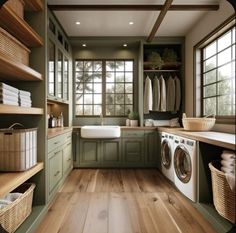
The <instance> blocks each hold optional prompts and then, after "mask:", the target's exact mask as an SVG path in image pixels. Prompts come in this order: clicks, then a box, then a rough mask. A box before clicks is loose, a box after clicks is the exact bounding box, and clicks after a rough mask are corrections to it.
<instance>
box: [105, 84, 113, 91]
mask: <svg viewBox="0 0 236 233" xmlns="http://www.w3.org/2000/svg"><path fill="white" fill-rule="evenodd" d="M106 92H107V93H114V92H115V84H106Z"/></svg>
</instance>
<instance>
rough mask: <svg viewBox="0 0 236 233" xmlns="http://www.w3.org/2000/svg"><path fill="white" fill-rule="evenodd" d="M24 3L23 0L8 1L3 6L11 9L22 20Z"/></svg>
mask: <svg viewBox="0 0 236 233" xmlns="http://www.w3.org/2000/svg"><path fill="white" fill-rule="evenodd" d="M24 5H25V3H24V1H23V0H8V1H7V2H6V3H5V6H7V7H9V8H11V10H13V11H14V12H15V13H16V14H17V15H18V16H19V17H20V18H22V19H23V18H24Z"/></svg>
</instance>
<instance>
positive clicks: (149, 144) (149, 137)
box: [145, 131, 158, 167]
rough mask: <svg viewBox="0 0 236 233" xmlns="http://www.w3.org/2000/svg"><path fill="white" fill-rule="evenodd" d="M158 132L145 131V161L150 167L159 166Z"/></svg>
mask: <svg viewBox="0 0 236 233" xmlns="http://www.w3.org/2000/svg"><path fill="white" fill-rule="evenodd" d="M157 144H158V142H157V133H156V131H146V132H145V163H146V165H147V166H150V167H157V161H158V155H157Z"/></svg>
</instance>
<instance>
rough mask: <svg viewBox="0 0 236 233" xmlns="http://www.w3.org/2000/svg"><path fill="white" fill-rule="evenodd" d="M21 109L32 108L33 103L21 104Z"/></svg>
mask: <svg viewBox="0 0 236 233" xmlns="http://www.w3.org/2000/svg"><path fill="white" fill-rule="evenodd" d="M20 106H21V107H32V104H31V103H20Z"/></svg>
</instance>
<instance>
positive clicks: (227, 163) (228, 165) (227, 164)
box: [221, 159, 236, 168]
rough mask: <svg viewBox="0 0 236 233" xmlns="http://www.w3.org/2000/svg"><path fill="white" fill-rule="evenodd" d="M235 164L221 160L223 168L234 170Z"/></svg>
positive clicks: (233, 161)
mask: <svg viewBox="0 0 236 233" xmlns="http://www.w3.org/2000/svg"><path fill="white" fill-rule="evenodd" d="M235 162H236V161H235V160H232V161H227V160H224V159H222V160H221V165H222V166H223V167H228V168H233V167H235V166H236V164H235Z"/></svg>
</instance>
